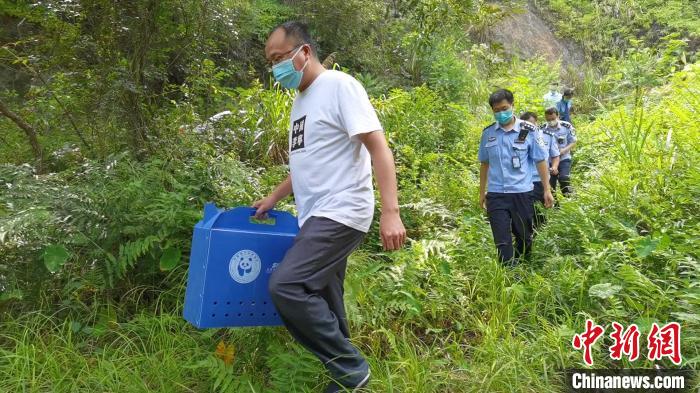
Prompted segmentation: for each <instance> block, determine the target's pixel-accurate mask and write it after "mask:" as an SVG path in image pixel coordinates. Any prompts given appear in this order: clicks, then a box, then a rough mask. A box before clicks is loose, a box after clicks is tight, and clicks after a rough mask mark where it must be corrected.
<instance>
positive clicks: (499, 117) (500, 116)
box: [493, 107, 513, 126]
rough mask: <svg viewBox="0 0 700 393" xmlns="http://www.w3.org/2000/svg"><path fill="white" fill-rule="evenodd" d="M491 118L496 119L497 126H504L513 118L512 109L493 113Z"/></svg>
mask: <svg viewBox="0 0 700 393" xmlns="http://www.w3.org/2000/svg"><path fill="white" fill-rule="evenodd" d="M493 117H494V118H495V119H496V121H497V122H498V124H500V125H502V126H503V125H506V124H508V123H509V122H510V120H511V119H512V118H513V108H512V107H511V108H508V109H506V110H504V111H500V112H494V114H493Z"/></svg>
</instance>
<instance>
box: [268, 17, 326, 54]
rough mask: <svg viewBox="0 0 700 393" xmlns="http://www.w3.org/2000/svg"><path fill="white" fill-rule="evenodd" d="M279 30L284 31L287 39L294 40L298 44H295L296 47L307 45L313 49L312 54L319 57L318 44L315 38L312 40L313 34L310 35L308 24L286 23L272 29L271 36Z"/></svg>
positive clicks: (292, 21)
mask: <svg viewBox="0 0 700 393" xmlns="http://www.w3.org/2000/svg"><path fill="white" fill-rule="evenodd" d="M277 29H282V30H283V31H284V36H285V38H290V37H291V38H292V39H294V41H295V42H296V43H295V44H294V45H295V46H299V45H303V44H307V45H309V46H310V47H311V53H313V54H314V55H316V56H317V55H318V44H317V43H316V41H315V40H314V39H313V38H311V34H309V26H307V25H306V23H303V22H299V21H295V20H291V21H288V22H284V23H282V24H280V25H277V26H276V27H275V28H274V29H272V32H271V33H270V34H272V33H273V32H275V31H277Z"/></svg>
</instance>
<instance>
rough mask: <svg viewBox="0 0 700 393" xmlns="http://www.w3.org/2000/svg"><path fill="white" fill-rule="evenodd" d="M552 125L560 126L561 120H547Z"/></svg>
mask: <svg viewBox="0 0 700 393" xmlns="http://www.w3.org/2000/svg"><path fill="white" fill-rule="evenodd" d="M547 124H549V126H550V127H558V126H559V120H550V121H548V122H547Z"/></svg>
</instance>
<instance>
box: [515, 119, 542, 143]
mask: <svg viewBox="0 0 700 393" xmlns="http://www.w3.org/2000/svg"><path fill="white" fill-rule="evenodd" d="M535 131H537V126H535V125H534V124H532V123H530V122H527V121H523V122H522V123H520V133H519V134H518V140H519V141H524V140H525V139H527V134H529V133H531V132H535Z"/></svg>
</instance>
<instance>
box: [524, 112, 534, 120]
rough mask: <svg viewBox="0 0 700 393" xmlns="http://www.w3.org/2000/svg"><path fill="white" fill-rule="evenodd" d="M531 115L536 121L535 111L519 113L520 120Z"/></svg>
mask: <svg viewBox="0 0 700 393" xmlns="http://www.w3.org/2000/svg"><path fill="white" fill-rule="evenodd" d="M531 117H533V118H534V119H535V121H537V114H535V112H525V113H523V114H522V115H520V120H527V119H529V118H531Z"/></svg>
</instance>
